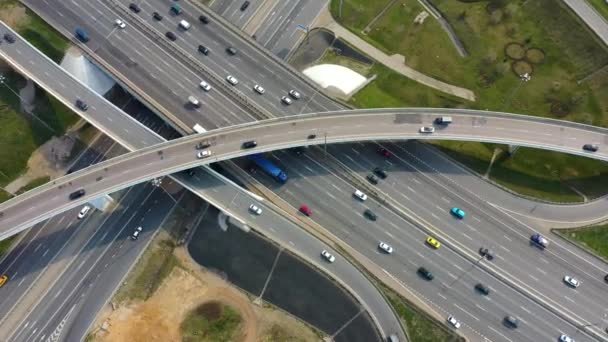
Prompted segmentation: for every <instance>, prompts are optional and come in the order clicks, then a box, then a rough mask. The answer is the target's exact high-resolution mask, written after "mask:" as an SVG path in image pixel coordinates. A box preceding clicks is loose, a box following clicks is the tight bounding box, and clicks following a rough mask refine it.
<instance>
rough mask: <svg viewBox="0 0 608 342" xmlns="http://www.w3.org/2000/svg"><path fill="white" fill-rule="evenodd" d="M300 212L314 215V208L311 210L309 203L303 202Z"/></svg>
mask: <svg viewBox="0 0 608 342" xmlns="http://www.w3.org/2000/svg"><path fill="white" fill-rule="evenodd" d="M300 212H301V213H302V214H304V215H306V216H311V215H312V210H310V208H309V207H308V206H307V205H304V204H302V205H301V206H300Z"/></svg>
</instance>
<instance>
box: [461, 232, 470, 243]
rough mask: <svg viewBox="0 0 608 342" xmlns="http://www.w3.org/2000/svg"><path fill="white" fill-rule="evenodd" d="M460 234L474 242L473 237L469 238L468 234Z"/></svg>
mask: <svg viewBox="0 0 608 342" xmlns="http://www.w3.org/2000/svg"><path fill="white" fill-rule="evenodd" d="M460 233H461V234H462V235H464V237H466V238H467V239H469V240H471V241H473V238H472V237H470V236H468V235H467V234H465V233H463V232H460Z"/></svg>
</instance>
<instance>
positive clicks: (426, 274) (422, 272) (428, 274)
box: [418, 267, 435, 280]
mask: <svg viewBox="0 0 608 342" xmlns="http://www.w3.org/2000/svg"><path fill="white" fill-rule="evenodd" d="M418 274H420V275H421V276H422V277H423V278H424V279H426V280H433V278H435V276H434V275H433V273H431V271H429V270H427V269H426V268H424V267H419V268H418Z"/></svg>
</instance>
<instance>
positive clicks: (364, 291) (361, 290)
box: [3, 28, 401, 335]
mask: <svg viewBox="0 0 608 342" xmlns="http://www.w3.org/2000/svg"><path fill="white" fill-rule="evenodd" d="M6 29H8V28H6ZM19 44H21V45H19ZM28 49H30V50H32V48H31V46H29V45H28V44H25V43H24V42H22V41H21V40H18V41H17V42H15V43H14V45H10V48H8V50H9V51H8V52H5V51H3V54H4V56H5V57H6V58H7V59H9V60H11V61H12V63H13V64H14V65H15V66H21V64H19V63H18V62H17V61H19V62H22V61H25V62H29V63H30V64H33V65H38V66H39V67H41V68H42V69H43V70H44V71H43V72H42V74H41V75H33V74H32V76H33V77H35V80H36V82H37V83H39V84H40V85H42V86H43V87H44V88H45V89H47V90H48V91H50V92H51V93H53V94H55V95H56V96H58V98H59V99H61V100H62V101H64V103H66V105H68V106H73V102H72V101H75V99H76V98H82V99H84V100H86V101H90V102H88V103H89V109H88V111H87V113H86V115H84V116H85V118H87V119H90V120H91V121H92V122H93V123H95V124H96V126H97V127H99V128H100V129H102V130H104V131H109V133H110V134H111V133H116V132H118V133H117V135H119V136H120V137H119V138H118V139H117V140H118V141H119V142H121V143H122V144H124V145H125V146H127V147H130V148H134V147H139V146H146V145H147V144H152V143H153V142H154V141H158V139H162V138H160V136H158V135H155V134H153V133H152V132H146V130H145V127H143V126H142V127H143V128H144V130H141V132H139V126H141V125H139V126H138V125H137V122H135V123H133V122H132V121H133V120H130V119H127V116H126V115H124V114H122V115H123V116H124V118H123V117H121V113H122V112H121V111H120V110H118V109H117V108H116V107H115V106H113V105H111V104H110V103H109V102H108V101H106V100H104V99H103V98H101V97H100V96H97V95H95V94H94V93H90V90H88V89H86V88H83V86H82V84H80V83H79V82H76V80H75V79H73V78H72V77H70V76H69V75H66V74H65V72H63V71H53V70H56V69H57V67H56V65H54V64H53V63H52V62H50V61H49V60H48V59H44V58H40V56H39V55H38V54H37V53H33V52H29V54H28V56H29V58H24V55H23V53H24V52H25V51H28ZM7 53H8V55H7ZM11 53H12V55H11ZM11 56H12V58H11ZM33 61H36V62H33ZM49 63H50V64H49ZM21 70H22V71H23V72H24V73H26V74H27V70H25V69H23V68H22V69H21ZM57 77H61V78H57ZM115 120H116V121H115ZM116 124H117V126H113V125H116ZM120 129H123V130H126V132H125V133H122V135H121V133H120ZM138 132H139V133H138ZM175 178H177V179H178V180H179V181H180V183H182V184H184V185H185V186H186V187H187V188H188V189H189V190H192V191H194V192H195V193H197V194H198V195H199V196H201V197H203V198H209V199H210V201H211V203H213V204H214V205H216V206H218V207H219V208H222V209H223V210H225V211H226V212H229V213H233V212H237V214H235V216H236V217H239V218H240V219H241V221H243V222H248V221H250V218H249V217H248V215H246V216H243V215H242V214H243V213H246V212H247V208H248V206H249V203H250V202H251V201H252V200H255V199H254V198H253V197H252V196H251V195H250V194H249V193H247V192H246V191H243V190H242V189H240V188H238V187H236V186H235V185H234V184H232V183H230V182H227V181H226V179H224V178H221V177H219V176H218V175H215V174H213V173H211V172H210V171H207V170H204V169H201V170H198V171H197V174H196V175H195V176H194V177H187V176H184V175H176V176H175ZM266 219H267V220H268V221H269V222H273V224H272V225H269V226H275V227H281V230H280V232H281V234H275V233H273V232H269V231H267V230H266V229H267V228H266V227H268V226H261V227H257V228H258V229H259V230H260V231H262V232H264V233H265V235H267V236H271V237H274V238H275V239H276V240H277V242H279V243H282V244H288V243H293V246H292V247H291V249H292V250H293V251H294V252H295V253H297V254H299V255H301V256H304V257H307V258H308V260H309V261H311V262H313V263H315V264H318V263H319V260H318V258H314V255H315V253H316V252H315V251H317V250H320V249H327V248H328V247H327V246H326V245H324V244H322V243H321V242H320V241H318V240H316V239H315V238H313V237H311V236H309V235H307V234H306V233H305V232H304V231H302V230H300V229H299V228H298V226H296V225H294V224H293V223H291V222H289V221H286V220H284V219H283V218H280V217H279V216H278V215H276V214H275V215H271V214H269V215H266ZM286 225H287V226H288V227H289V228H290V229H287V228H285V226H286ZM275 235H276V236H275ZM294 241H295V243H294ZM304 246H307V247H311V246H315V248H308V249H306V250H305V249H303V248H304ZM313 258H314V259H313ZM331 274H332V275H333V276H334V277H335V278H337V280H338V281H340V282H342V283H343V285H344V286H347V284H348V286H347V287H348V288H350V289H351V290H352V291H353V294H354V295H355V296H358V295H361V296H363V295H364V297H362V298H360V299H362V300H363V299H364V300H363V301H362V304H363V305H364V307H365V308H366V309H368V310H369V312H370V315H371V316H372V317H374V319H375V322H376V324H378V326H379V328H380V330H381V331H383V332H390V331H392V332H397V333H398V334H400V335H401V332H399V331H397V330H398V328H397V327H398V326H399V324H398V322H397V320H396V318H395V316H394V314H393V312H392V310H391V308H390V307H389V306H388V304H387V303H386V301H385V300H384V298H383V297H382V296H381V295H380V294H379V293H378V291H377V290H376V288H375V287H374V286H373V285H372V284H371V283H370V282H369V281H368V280H367V279H366V278H365V277H364V276H363V275H362V274H361V273H360V272H359V271H357V270H356V269H355V268H354V267H353V266H352V265H350V264H348V263H343V264H342V265H340V266H338V267H337V268H334V269H332V270H331ZM342 278H344V279H345V280H342Z"/></svg>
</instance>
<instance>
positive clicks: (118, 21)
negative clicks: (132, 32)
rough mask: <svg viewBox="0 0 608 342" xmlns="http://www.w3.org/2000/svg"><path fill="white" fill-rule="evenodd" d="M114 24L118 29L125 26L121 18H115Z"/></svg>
mask: <svg viewBox="0 0 608 342" xmlns="http://www.w3.org/2000/svg"><path fill="white" fill-rule="evenodd" d="M114 24H115V25H116V26H117V27H118V28H120V29H124V28H125V27H127V24H125V22H124V21H122V20H121V19H116V20H115V21H114Z"/></svg>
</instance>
